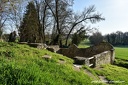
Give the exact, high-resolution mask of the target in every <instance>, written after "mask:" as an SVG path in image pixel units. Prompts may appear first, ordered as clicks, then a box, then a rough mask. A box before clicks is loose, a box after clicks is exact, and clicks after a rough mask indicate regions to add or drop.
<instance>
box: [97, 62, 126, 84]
mask: <svg viewBox="0 0 128 85" xmlns="http://www.w3.org/2000/svg"><path fill="white" fill-rule="evenodd" d="M95 72H96V73H97V74H98V75H99V76H104V77H106V79H107V80H108V81H109V83H112V82H113V83H112V84H113V85H128V78H127V76H128V69H126V68H123V67H118V66H114V65H104V66H102V68H101V69H100V70H95Z"/></svg>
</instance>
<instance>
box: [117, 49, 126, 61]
mask: <svg viewBox="0 0 128 85" xmlns="http://www.w3.org/2000/svg"><path fill="white" fill-rule="evenodd" d="M115 56H116V58H119V59H125V60H128V47H115Z"/></svg>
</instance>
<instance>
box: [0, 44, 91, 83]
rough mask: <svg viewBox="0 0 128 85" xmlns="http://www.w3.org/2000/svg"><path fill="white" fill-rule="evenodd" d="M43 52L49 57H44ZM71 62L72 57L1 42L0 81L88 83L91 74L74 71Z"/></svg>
mask: <svg viewBox="0 0 128 85" xmlns="http://www.w3.org/2000/svg"><path fill="white" fill-rule="evenodd" d="M43 55H49V56H52V58H51V59H50V60H45V59H43V58H42V56H43ZM59 60H64V61H65V64H60V63H59ZM72 63H73V61H72V60H71V59H69V58H67V57H65V56H62V55H59V54H55V53H51V52H49V51H47V50H38V49H36V48H31V47H29V46H27V45H18V44H14V43H0V85H86V84H88V85H91V84H92V83H91V81H92V80H91V78H90V77H89V76H87V75H86V74H85V73H83V72H82V71H79V72H78V71H75V70H74V69H73V67H72V66H73V65H72Z"/></svg>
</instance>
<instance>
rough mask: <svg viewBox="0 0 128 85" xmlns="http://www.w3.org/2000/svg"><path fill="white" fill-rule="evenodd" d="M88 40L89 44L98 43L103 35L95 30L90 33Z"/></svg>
mask: <svg viewBox="0 0 128 85" xmlns="http://www.w3.org/2000/svg"><path fill="white" fill-rule="evenodd" d="M89 41H90V43H91V44H94V45H96V44H99V43H100V42H102V41H103V36H102V34H101V33H100V32H95V33H93V34H92V36H90V37H89Z"/></svg>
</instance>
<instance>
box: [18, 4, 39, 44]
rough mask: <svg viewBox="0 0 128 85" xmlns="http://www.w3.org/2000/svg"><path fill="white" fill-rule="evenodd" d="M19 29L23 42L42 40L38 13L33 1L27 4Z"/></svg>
mask: <svg viewBox="0 0 128 85" xmlns="http://www.w3.org/2000/svg"><path fill="white" fill-rule="evenodd" d="M19 31H20V41H21V42H33V43H34V42H40V40H39V21H38V14H37V10H36V8H35V5H34V3H33V2H30V3H29V4H28V6H27V11H26V14H25V16H24V18H23V22H22V23H21V26H20V29H19Z"/></svg>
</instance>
